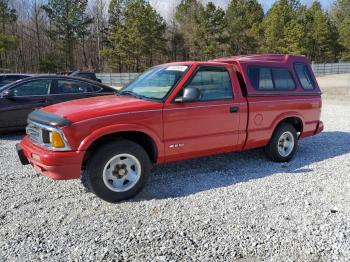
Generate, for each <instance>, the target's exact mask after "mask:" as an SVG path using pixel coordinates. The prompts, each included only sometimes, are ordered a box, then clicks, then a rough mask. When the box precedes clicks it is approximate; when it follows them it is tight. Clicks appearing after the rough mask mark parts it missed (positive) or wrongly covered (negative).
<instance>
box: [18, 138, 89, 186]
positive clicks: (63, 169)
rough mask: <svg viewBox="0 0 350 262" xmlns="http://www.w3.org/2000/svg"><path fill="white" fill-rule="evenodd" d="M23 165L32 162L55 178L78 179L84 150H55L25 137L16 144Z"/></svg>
mask: <svg viewBox="0 0 350 262" xmlns="http://www.w3.org/2000/svg"><path fill="white" fill-rule="evenodd" d="M16 149H17V153H18V156H19V158H20V161H21V163H22V164H23V165H25V164H31V165H32V166H33V168H34V169H35V170H36V171H37V172H38V173H40V174H42V175H44V176H47V177H49V178H52V179H55V180H67V179H77V178H79V177H80V171H81V166H82V162H83V157H84V153H85V152H84V151H70V152H54V151H50V150H47V149H45V148H42V147H39V146H37V145H34V144H33V143H32V142H31V141H30V140H29V138H28V136H26V137H24V138H23V140H22V141H21V142H20V144H18V145H16Z"/></svg>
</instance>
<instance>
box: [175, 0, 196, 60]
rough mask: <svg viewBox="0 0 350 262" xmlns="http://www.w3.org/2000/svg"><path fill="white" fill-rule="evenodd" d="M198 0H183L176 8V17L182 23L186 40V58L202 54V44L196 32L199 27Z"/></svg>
mask: <svg viewBox="0 0 350 262" xmlns="http://www.w3.org/2000/svg"><path fill="white" fill-rule="evenodd" d="M200 6H202V4H201V3H199V2H198V1H197V0H181V2H180V4H179V5H178V6H177V8H176V14H175V18H176V21H177V22H178V23H179V25H180V30H181V33H182V35H183V39H184V42H185V52H186V56H185V59H197V58H199V57H200V56H201V52H200V50H199V49H200V46H199V43H198V42H197V37H195V34H196V33H197V29H198V19H199V7H200Z"/></svg>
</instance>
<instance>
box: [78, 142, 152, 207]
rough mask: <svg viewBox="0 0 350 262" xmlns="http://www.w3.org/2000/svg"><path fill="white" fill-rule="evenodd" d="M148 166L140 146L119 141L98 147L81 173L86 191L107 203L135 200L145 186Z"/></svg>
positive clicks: (148, 161) (147, 158)
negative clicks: (84, 170)
mask: <svg viewBox="0 0 350 262" xmlns="http://www.w3.org/2000/svg"><path fill="white" fill-rule="evenodd" d="M150 169H151V164H150V160H149V157H148V155H147V153H146V152H145V150H144V149H143V147H142V146H140V145H139V144H136V143H134V142H132V141H128V140H121V141H115V142H111V143H109V144H106V145H104V146H102V147H100V148H99V149H98V150H97V151H96V152H95V153H94V154H93V156H92V158H91V160H90V161H89V163H88V165H87V169H86V172H85V173H84V176H85V180H86V183H87V185H88V188H89V189H90V190H91V191H92V192H93V193H94V194H95V195H97V196H98V197H100V198H102V199H103V200H106V201H108V202H112V203H114V202H118V201H121V200H126V199H129V198H131V197H133V196H135V195H136V194H137V193H138V192H139V191H140V190H141V189H142V188H143V186H144V185H145V184H146V181H147V178H148V175H149V172H150Z"/></svg>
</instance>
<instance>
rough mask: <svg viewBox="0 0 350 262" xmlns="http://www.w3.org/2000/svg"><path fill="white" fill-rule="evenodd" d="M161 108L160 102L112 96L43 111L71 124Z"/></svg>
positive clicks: (71, 103)
mask: <svg viewBox="0 0 350 262" xmlns="http://www.w3.org/2000/svg"><path fill="white" fill-rule="evenodd" d="M160 108H162V104H161V103H159V102H153V101H146V100H141V99H137V98H133V97H128V96H116V95H110V96H98V97H91V98H85V99H78V100H72V101H68V102H63V103H60V104H55V105H52V106H48V107H45V108H43V109H41V110H42V111H44V112H48V113H52V114H55V115H59V116H62V117H64V118H65V119H67V120H69V121H71V122H78V121H82V120H86V119H91V118H95V117H99V116H107V115H113V114H118V113H126V112H135V111H142V110H154V109H160Z"/></svg>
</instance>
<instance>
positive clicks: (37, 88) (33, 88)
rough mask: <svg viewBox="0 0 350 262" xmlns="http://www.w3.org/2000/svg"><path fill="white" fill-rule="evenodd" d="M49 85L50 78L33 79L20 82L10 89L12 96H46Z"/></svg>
mask: <svg viewBox="0 0 350 262" xmlns="http://www.w3.org/2000/svg"><path fill="white" fill-rule="evenodd" d="M50 85H51V80H47V79H44V80H34V81H30V82H26V83H23V84H20V85H18V86H16V87H14V88H12V89H11V93H12V94H13V96H14V97H20V96H46V95H47V94H48V91H49V87H50Z"/></svg>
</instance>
